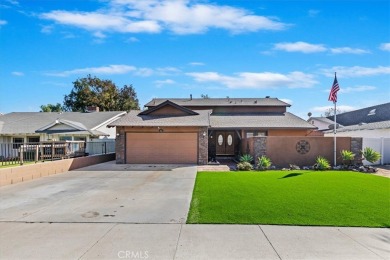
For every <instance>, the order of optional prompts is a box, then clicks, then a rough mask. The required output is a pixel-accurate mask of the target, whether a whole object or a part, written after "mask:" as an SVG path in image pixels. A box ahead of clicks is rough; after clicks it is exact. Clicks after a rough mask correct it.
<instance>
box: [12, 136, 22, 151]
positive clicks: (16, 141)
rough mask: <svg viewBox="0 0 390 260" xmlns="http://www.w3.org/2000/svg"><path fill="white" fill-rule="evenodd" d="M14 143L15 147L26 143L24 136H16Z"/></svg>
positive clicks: (17, 147)
mask: <svg viewBox="0 0 390 260" xmlns="http://www.w3.org/2000/svg"><path fill="white" fill-rule="evenodd" d="M12 143H13V145H12V148H13V149H19V147H20V146H21V145H22V144H23V143H24V138H20V137H14V138H13V140H12Z"/></svg>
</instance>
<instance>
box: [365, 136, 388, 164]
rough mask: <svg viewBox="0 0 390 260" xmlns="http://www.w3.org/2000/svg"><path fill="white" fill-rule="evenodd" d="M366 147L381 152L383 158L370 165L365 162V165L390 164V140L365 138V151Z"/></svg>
mask: <svg viewBox="0 0 390 260" xmlns="http://www.w3.org/2000/svg"><path fill="white" fill-rule="evenodd" d="M366 147H370V148H372V149H374V150H375V151H377V152H379V153H380V154H381V155H382V157H381V159H380V161H378V162H376V163H370V162H367V161H366V160H364V161H363V164H364V165H373V164H382V165H383V164H390V138H383V137H382V138H363V149H364V148H366Z"/></svg>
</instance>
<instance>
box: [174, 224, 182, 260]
mask: <svg viewBox="0 0 390 260" xmlns="http://www.w3.org/2000/svg"><path fill="white" fill-rule="evenodd" d="M182 229H183V224H181V225H180V231H179V237H178V238H177V243H176V250H175V254H174V255H173V260H174V259H176V254H177V249H178V248H179V241H180V236H181V230H182Z"/></svg>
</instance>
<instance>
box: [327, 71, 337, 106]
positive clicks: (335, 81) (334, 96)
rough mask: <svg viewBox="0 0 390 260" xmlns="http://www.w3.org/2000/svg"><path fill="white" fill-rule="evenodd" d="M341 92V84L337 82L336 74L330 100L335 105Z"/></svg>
mask: <svg viewBox="0 0 390 260" xmlns="http://www.w3.org/2000/svg"><path fill="white" fill-rule="evenodd" d="M339 90H340V86H339V83H338V82H337V78H336V73H335V74H334V81H333V85H332V88H331V90H330V93H329V98H328V100H329V101H333V103H336V102H337V91H339Z"/></svg>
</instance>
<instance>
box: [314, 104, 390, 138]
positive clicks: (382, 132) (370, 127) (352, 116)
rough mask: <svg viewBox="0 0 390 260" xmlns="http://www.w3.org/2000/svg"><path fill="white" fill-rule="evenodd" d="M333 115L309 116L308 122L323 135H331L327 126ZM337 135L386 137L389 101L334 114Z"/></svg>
mask: <svg viewBox="0 0 390 260" xmlns="http://www.w3.org/2000/svg"><path fill="white" fill-rule="evenodd" d="M333 120H334V118H333V116H329V117H310V118H309V119H308V122H310V123H311V124H313V125H315V126H316V127H318V129H319V130H320V131H322V132H323V133H324V135H325V136H333V135H334V133H333V130H332V129H330V128H329V126H333V124H334V121H333ZM336 121H337V124H338V128H337V134H336V135H337V136H350V137H365V138H379V137H383V138H388V137H390V103H385V104H381V105H376V106H371V107H366V108H362V109H358V110H354V111H349V112H345V113H341V114H338V115H336Z"/></svg>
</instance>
